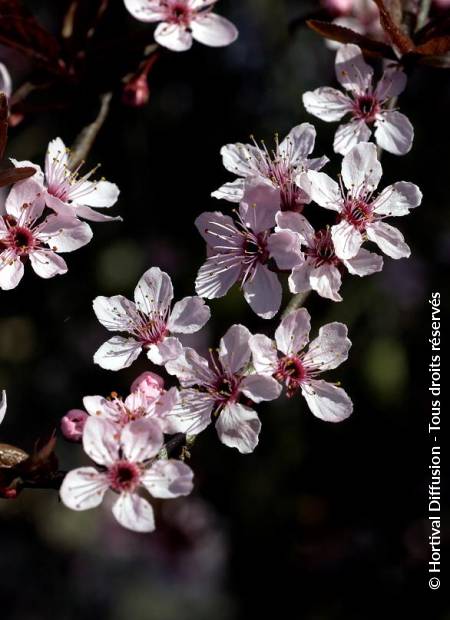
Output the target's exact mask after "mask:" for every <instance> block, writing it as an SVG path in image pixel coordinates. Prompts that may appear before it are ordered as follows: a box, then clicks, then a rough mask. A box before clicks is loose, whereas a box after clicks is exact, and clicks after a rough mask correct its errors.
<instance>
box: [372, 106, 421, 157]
mask: <svg viewBox="0 0 450 620" xmlns="http://www.w3.org/2000/svg"><path fill="white" fill-rule="evenodd" d="M375 126H376V130H375V140H376V141H377V144H378V145H379V146H381V148H382V149H384V150H385V151H388V152H389V153H393V154H394V155H406V153H409V151H410V150H411V147H412V143H413V140H414V127H413V126H412V124H411V122H410V120H409V119H408V117H406V116H405V115H404V114H402V113H401V112H397V111H395V110H386V111H383V112H381V113H380V116H379V118H378V119H377V120H376V121H375Z"/></svg>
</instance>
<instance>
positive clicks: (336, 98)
mask: <svg viewBox="0 0 450 620" xmlns="http://www.w3.org/2000/svg"><path fill="white" fill-rule="evenodd" d="M303 105H304V106H305V108H306V110H307V111H308V112H309V113H310V114H313V115H314V116H317V118H320V119H321V120H323V121H327V122H329V123H330V122H333V121H340V120H341V118H342V117H343V116H344V115H345V114H347V112H350V111H351V110H352V101H351V99H350V98H349V97H348V96H347V95H344V93H341V91H340V90H336V89H335V88H330V87H329V86H325V87H323V88H317V89H316V90H313V91H309V92H306V93H304V95H303Z"/></svg>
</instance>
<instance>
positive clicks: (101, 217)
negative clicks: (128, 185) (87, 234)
mask: <svg viewBox="0 0 450 620" xmlns="http://www.w3.org/2000/svg"><path fill="white" fill-rule="evenodd" d="M75 213H76V215H77V217H82V218H83V219H85V220H89V221H90V222H122V221H123V219H122V218H121V217H120V215H117V216H112V215H105V214H104V213H99V212H98V211H95V209H91V207H85V206H80V205H77V207H76V208H75Z"/></svg>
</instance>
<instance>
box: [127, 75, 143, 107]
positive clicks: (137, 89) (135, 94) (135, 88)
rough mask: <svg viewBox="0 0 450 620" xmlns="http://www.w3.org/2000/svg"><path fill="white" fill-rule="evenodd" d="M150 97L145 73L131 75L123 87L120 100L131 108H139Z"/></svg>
mask: <svg viewBox="0 0 450 620" xmlns="http://www.w3.org/2000/svg"><path fill="white" fill-rule="evenodd" d="M149 99H150V89H149V87H148V79H147V75H146V74H141V75H138V76H135V77H133V78H132V79H131V80H129V81H128V82H127V83H126V84H125V85H124V87H123V91H122V101H123V103H124V104H125V105H128V106H131V107H132V108H140V107H142V106H143V105H145V104H146V103H148V100H149Z"/></svg>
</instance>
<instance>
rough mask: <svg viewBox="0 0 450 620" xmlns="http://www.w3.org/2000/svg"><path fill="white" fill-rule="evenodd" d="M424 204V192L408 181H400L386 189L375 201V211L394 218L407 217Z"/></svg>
mask: <svg viewBox="0 0 450 620" xmlns="http://www.w3.org/2000/svg"><path fill="white" fill-rule="evenodd" d="M421 202H422V192H421V191H420V189H419V188H418V187H417V185H414V183H408V182H407V181H399V182H398V183H394V184H393V185H389V186H388V187H386V188H385V189H384V190H383V191H382V192H381V194H380V195H379V196H378V197H377V198H376V200H374V201H373V207H374V211H375V212H376V213H377V214H378V215H392V216H394V217H396V216H400V215H407V214H408V213H409V210H410V209H413V208H415V207H418V206H419V205H420V203H421Z"/></svg>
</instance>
